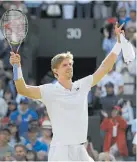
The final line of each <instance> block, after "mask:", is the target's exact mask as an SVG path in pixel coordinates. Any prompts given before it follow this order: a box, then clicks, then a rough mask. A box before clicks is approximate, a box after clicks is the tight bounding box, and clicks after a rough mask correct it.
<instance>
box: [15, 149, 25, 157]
mask: <svg viewBox="0 0 137 162" xmlns="http://www.w3.org/2000/svg"><path fill="white" fill-rule="evenodd" d="M15 155H16V157H18V158H19V159H20V158H23V157H25V156H26V150H24V149H23V148H22V147H16V149H15Z"/></svg>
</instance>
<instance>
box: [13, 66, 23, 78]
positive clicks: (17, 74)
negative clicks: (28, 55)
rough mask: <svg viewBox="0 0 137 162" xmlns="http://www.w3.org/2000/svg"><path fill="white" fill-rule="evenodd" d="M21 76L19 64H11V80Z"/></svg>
mask: <svg viewBox="0 0 137 162" xmlns="http://www.w3.org/2000/svg"><path fill="white" fill-rule="evenodd" d="M22 77H23V75H22V70H21V66H18V64H13V80H14V81H16V80H18V79H20V78H22Z"/></svg>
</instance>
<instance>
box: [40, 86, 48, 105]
mask: <svg viewBox="0 0 137 162" xmlns="http://www.w3.org/2000/svg"><path fill="white" fill-rule="evenodd" d="M39 88H40V93H41V99H39V100H40V101H42V102H45V101H47V100H48V99H49V98H50V97H49V96H50V93H51V85H50V84H43V85H40V86H39Z"/></svg>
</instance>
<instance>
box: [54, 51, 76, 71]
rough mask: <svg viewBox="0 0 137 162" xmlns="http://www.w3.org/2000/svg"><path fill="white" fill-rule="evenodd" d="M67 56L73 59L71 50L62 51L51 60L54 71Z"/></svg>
mask: <svg viewBox="0 0 137 162" xmlns="http://www.w3.org/2000/svg"><path fill="white" fill-rule="evenodd" d="M66 58H69V59H71V60H73V55H72V54H71V53H70V52H67V53H60V54H57V55H56V56H54V57H53V58H52V60H51V69H52V71H53V69H55V68H57V67H58V65H60V64H61V62H62V61H63V60H64V59H66Z"/></svg>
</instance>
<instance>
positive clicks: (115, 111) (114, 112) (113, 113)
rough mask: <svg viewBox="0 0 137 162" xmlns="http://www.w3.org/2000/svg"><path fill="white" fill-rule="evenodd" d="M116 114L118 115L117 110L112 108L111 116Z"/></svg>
mask: <svg viewBox="0 0 137 162" xmlns="http://www.w3.org/2000/svg"><path fill="white" fill-rule="evenodd" d="M117 115H118V111H117V110H112V112H111V116H112V118H114V117H116V116H117Z"/></svg>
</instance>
